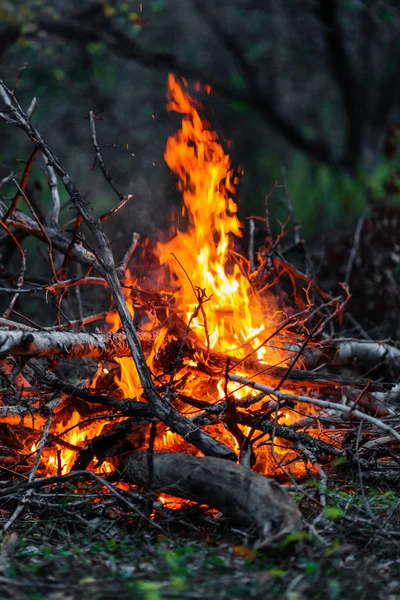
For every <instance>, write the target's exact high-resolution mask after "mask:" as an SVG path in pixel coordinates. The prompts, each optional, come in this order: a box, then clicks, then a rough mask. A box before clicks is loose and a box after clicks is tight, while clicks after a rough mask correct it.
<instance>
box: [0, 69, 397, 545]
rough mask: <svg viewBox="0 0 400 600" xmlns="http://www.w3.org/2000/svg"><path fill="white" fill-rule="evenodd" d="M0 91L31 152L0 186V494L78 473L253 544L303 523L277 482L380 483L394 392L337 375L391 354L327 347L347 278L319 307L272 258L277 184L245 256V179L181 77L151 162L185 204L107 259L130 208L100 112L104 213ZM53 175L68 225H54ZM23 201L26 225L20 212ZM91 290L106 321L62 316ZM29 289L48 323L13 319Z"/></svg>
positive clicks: (285, 232)
mask: <svg viewBox="0 0 400 600" xmlns="http://www.w3.org/2000/svg"><path fill="white" fill-rule="evenodd" d="M1 85H2V97H3V100H4V101H5V102H6V106H7V110H6V111H5V112H4V113H2V115H3V118H4V119H5V120H8V122H9V123H10V124H14V125H18V126H19V127H20V128H22V129H23V130H24V131H25V132H26V134H27V135H28V136H29V138H30V140H31V142H32V143H33V152H32V154H31V157H30V159H29V161H28V162H27V164H26V168H25V171H24V174H23V176H22V179H21V181H19V182H18V181H17V180H14V181H15V186H16V190H15V195H14V197H13V198H12V201H11V204H7V203H6V202H3V201H0V214H1V225H2V230H3V234H4V236H5V237H6V238H7V240H8V245H9V246H11V247H12V248H13V252H17V253H18V255H19V260H20V270H19V273H17V274H15V273H9V274H8V275H7V274H6V277H5V279H6V280H7V282H6V283H4V284H3V287H2V295H3V296H4V297H7V299H8V301H7V306H6V307H5V309H4V314H3V317H2V318H1V319H0V327H1V329H0V352H1V355H0V359H1V360H0V373H1V381H2V385H1V387H2V390H1V393H2V396H1V399H2V404H1V406H0V428H1V429H0V430H1V432H2V435H1V445H2V452H1V456H0V468H1V478H2V480H3V482H7V485H8V488H7V489H4V490H3V489H2V490H0V495H2V496H3V497H7V496H10V495H12V494H16V495H17V496H18V494H19V496H18V498H19V502H21V496H20V495H21V494H22V495H23V496H22V497H23V498H26V494H28V493H29V492H30V491H31V490H32V489H34V488H35V487H40V486H42V487H43V486H46V485H47V486H49V485H50V486H51V485H55V484H56V483H59V482H60V481H64V480H66V481H67V480H69V479H71V478H74V477H91V476H92V477H93V478H95V479H96V478H97V479H96V481H97V480H99V478H101V481H104V482H106V483H107V486H109V488H110V489H113V490H114V491H116V490H117V489H118V487H116V486H115V485H113V483H115V482H118V481H122V480H124V481H125V482H128V483H129V485H130V486H131V489H135V490H143V489H144V490H146V493H148V494H149V495H150V496H151V497H152V498H153V500H154V503H155V505H157V506H158V505H159V503H160V502H161V505H162V503H163V502H165V501H166V499H168V506H169V507H174V506H175V502H176V506H180V502H178V501H176V500H175V498H184V499H186V500H189V501H191V502H198V503H200V504H205V505H207V506H208V507H210V508H217V509H220V510H222V511H223V512H225V513H227V514H228V516H230V517H231V518H232V519H233V520H235V521H239V522H241V523H246V524H247V525H248V527H249V529H250V530H251V532H252V533H253V535H254V536H255V538H256V540H257V542H258V544H259V545H260V546H262V545H263V544H264V543H266V542H267V541H270V540H271V539H272V538H273V537H274V536H276V535H282V534H284V533H287V532H290V531H294V530H296V529H299V528H300V527H301V520H300V516H299V511H298V509H297V507H296V504H295V502H294V500H293V499H292V497H291V496H290V495H289V493H288V492H287V490H286V489H285V485H286V484H288V483H289V484H291V485H292V486H293V485H294V486H296V485H297V484H298V483H299V482H301V481H302V480H304V479H305V478H307V477H310V476H311V477H314V478H318V479H320V481H321V486H320V494H319V499H318V502H320V503H321V504H322V505H324V503H325V501H326V498H325V489H326V482H327V478H328V476H329V473H330V472H331V469H332V461H333V460H334V459H338V458H340V459H343V460H346V461H347V464H348V465H349V468H350V470H351V468H352V467H353V466H354V464H355V463H356V464H357V468H358V467H359V465H362V468H363V469H365V470H366V472H368V470H369V471H371V470H372V471H373V472H374V473H375V475H376V472H377V471H379V470H380V466H379V465H384V466H387V464H388V461H389V462H390V461H391V460H392V459H391V456H392V453H393V449H394V448H396V447H398V444H399V441H400V433H399V430H398V424H397V425H396V422H395V421H394V413H393V409H392V408H391V406H390V398H391V396H390V391H388V390H390V388H391V387H392V386H391V385H390V384H383V383H382V382H378V381H372V380H369V379H363V378H362V377H359V376H358V375H357V376H354V374H350V375H349V376H345V375H343V374H341V373H340V370H341V368H342V366H343V365H344V364H346V365H348V364H349V363H350V362H352V361H354V360H355V359H356V360H358V361H361V362H363V361H364V362H365V363H368V361H371V360H372V361H373V360H377V359H379V358H382V357H383V356H389V355H390V354H391V356H392V359H393V360H397V361H399V355H398V351H396V348H393V347H391V346H389V345H388V344H386V343H383V344H377V343H373V342H370V343H366V342H360V341H358V340H354V339H343V338H339V337H338V336H337V335H336V334H335V331H336V330H335V327H340V324H341V321H342V318H343V314H344V312H345V310H346V304H347V302H348V299H349V297H350V294H349V291H348V289H347V287H346V286H345V285H344V284H343V286H342V289H343V293H342V294H341V295H340V296H337V297H331V296H330V295H329V294H327V293H326V292H325V291H324V290H322V289H321V288H320V287H319V286H318V284H317V283H316V282H315V281H314V280H313V278H312V277H311V276H310V275H308V274H306V273H303V272H302V271H301V270H299V269H298V268H297V267H295V266H294V265H293V264H291V263H290V262H289V261H288V260H287V259H286V258H285V256H286V255H287V254H288V253H290V252H293V251H295V250H301V251H303V247H304V242H303V240H301V239H300V235H299V226H298V224H297V223H296V221H295V219H294V215H293V211H292V209H291V203H290V196H289V193H288V190H287V189H286V187H285V186H284V187H285V190H284V191H285V193H286V198H287V200H288V206H289V210H288V218H287V220H286V222H285V223H283V224H279V227H278V230H276V231H275V229H276V228H274V227H273V226H272V225H271V224H270V219H269V210H268V201H269V200H270V199H271V196H272V195H273V194H275V193H277V187H278V183H277V182H276V183H275V184H274V186H273V188H272V190H271V192H270V194H268V196H267V200H266V213H265V215H263V216H261V217H256V216H254V217H251V218H250V219H248V220H247V222H246V227H247V229H248V231H249V235H248V238H249V243H248V244H247V245H248V250H246V249H245V245H244V242H243V239H242V236H243V232H244V225H243V223H241V222H240V220H239V218H238V215H237V210H238V207H237V203H236V200H237V187H238V184H239V179H240V177H241V176H242V173H241V172H240V170H239V169H237V170H236V171H235V169H234V168H233V167H232V165H231V161H230V158H229V155H228V153H227V151H226V149H225V148H224V145H223V143H222V142H221V141H220V140H219V139H218V136H217V133H216V132H215V131H213V129H212V127H211V125H210V123H208V122H207V121H206V119H205V118H204V116H203V109H202V106H201V104H200V103H199V101H197V100H195V99H194V97H192V95H191V94H190V93H189V91H188V89H189V86H188V85H187V84H186V82H183V83H181V82H179V81H178V80H177V79H176V78H175V77H174V76H173V75H170V76H169V79H168V103H167V110H168V111H172V112H174V113H178V114H179V115H180V116H181V126H180V128H179V130H178V131H177V132H176V133H175V134H174V135H172V136H171V137H170V138H169V139H168V141H167V145H166V149H165V154H164V158H165V161H166V163H167V165H168V167H169V169H170V171H171V174H172V176H173V178H174V182H175V185H176V187H177V190H178V191H179V192H180V193H181V195H182V201H183V204H182V209H181V211H180V212H179V214H174V215H172V216H171V227H170V230H169V231H168V233H164V235H163V238H162V239H158V241H154V240H153V241H151V240H148V239H143V238H141V237H140V236H139V235H138V234H133V240H132V245H131V247H130V248H128V250H127V252H126V254H125V256H124V258H123V260H122V261H121V262H120V264H117V265H116V264H115V261H114V257H113V255H112V252H111V249H110V245H109V242H108V240H107V238H106V236H105V234H104V232H103V230H102V223H103V222H104V221H106V220H108V219H111V218H112V216H113V215H114V214H115V213H116V212H117V211H119V210H124V206H125V205H126V204H127V203H128V202H133V201H134V200H131V196H124V195H123V194H121V193H120V192H119V190H118V189H117V188H116V186H115V184H114V182H113V180H112V177H111V175H110V174H109V173H108V171H107V168H106V166H105V164H104V161H103V157H102V154H101V149H100V146H99V144H98V142H97V133H96V116H95V115H94V114H93V113H90V115H88V118H89V122H90V126H91V134H92V141H93V145H94V149H95V153H96V162H97V164H98V165H99V168H101V169H102V172H103V174H104V176H105V177H106V179H107V181H108V182H109V183H110V185H111V187H112V188H113V190H114V191H115V192H116V193H117V195H118V196H119V202H118V204H117V205H115V206H114V207H113V208H112V209H111V210H110V211H109V212H108V213H107V214H104V215H101V216H100V217H94V216H93V214H92V213H91V212H90V211H89V210H88V208H87V206H86V203H85V202H84V200H83V197H82V196H81V194H80V193H79V191H78V190H77V188H76V187H75V185H74V183H73V182H72V180H71V178H70V177H69V175H68V173H67V172H66V171H65V169H64V167H63V166H62V165H61V164H60V162H59V160H58V159H57V157H56V156H55V154H54V153H53V151H52V150H51V149H50V148H49V147H48V146H47V144H46V142H45V141H44V140H43V138H42V137H41V134H40V132H38V131H37V130H36V129H35V127H34V125H33V124H32V119H31V117H30V115H27V114H26V113H24V112H23V110H22V109H21V107H20V106H19V104H18V102H17V100H16V99H15V97H14V95H13V94H12V93H11V92H10V91H9V90H8V89H7V88H6V87H5V86H4V85H3V84H1ZM197 87H198V88H199V86H197ZM205 91H206V92H207V91H208V92H209V91H210V90H209V88H207V89H206V90H205ZM38 154H42V155H43V157H44V159H45V163H46V173H47V178H48V182H49V186H50V190H51V194H52V202H53V204H52V213H51V215H50V219H47V220H46V222H45V223H44V222H42V221H41V219H40V216H39V215H38V214H37V213H36V212H35V209H34V207H33V206H32V203H31V202H30V199H29V185H28V184H29V175H30V172H31V169H32V165H33V163H34V161H35V160H36V158H37V156H38ZM60 181H61V182H62V184H63V185H64V186H65V188H66V190H67V192H68V194H69V195H70V198H71V200H72V202H73V204H74V206H75V208H76V209H77V212H78V214H77V216H76V217H75V218H74V219H73V220H72V221H70V222H69V223H67V224H65V223H64V224H63V225H61V224H60V222H59V214H60V198H59V192H58V185H59V182H60ZM135 201H138V200H135ZM23 202H25V203H26V205H27V206H28V208H29V210H30V213H31V216H29V215H28V214H26V213H25V212H22V211H21V210H20V205H22V203H23ZM84 225H85V226H86V228H87V229H86V232H85V233H83V227H84ZM256 228H257V231H258V233H259V234H260V232H261V233H262V237H263V242H262V244H261V245H260V244H257V243H256V239H255V238H256V236H255V230H256ZM67 231H69V232H72V233H68V234H67ZM88 232H89V235H90V238H89V237H87V236H88ZM28 235H31V236H34V237H35V238H37V239H39V240H42V241H44V242H45V244H46V246H47V256H48V262H49V268H50V269H51V272H52V277H51V281H48V282H46V283H43V282H41V283H40V282H37V281H33V280H30V278H29V277H28V276H27V255H26V251H25V250H24V248H23V246H22V245H21V243H20V240H21V239H22V237H25V236H28ZM259 237H260V235H258V238H259ZM160 238H161V236H160ZM258 238H257V239H258ZM86 239H88V240H90V243H89V241H88V242H87V241H86ZM93 244H94V246H93ZM93 247H94V249H93ZM28 259H29V256H28ZM28 262H29V261H28ZM76 265H79V270H77V269H76ZM78 273H80V274H78ZM3 279H4V278H3ZM89 287H90V288H94V289H95V290H96V289H99V290H100V291H101V293H100V294H99V297H100V296H101V298H103V296H104V297H105V295H107V298H108V306H107V307H106V309H105V310H103V311H102V312H100V313H98V314H91V315H85V314H83V313H82V310H81V311H80V313H79V317H78V316H76V318H74V319H73V318H71V313H70V309H68V310H69V316H68V318H66V317H65V314H64V311H63V303H64V302H69V300H67V299H68V297H69V295H70V294H71V293H72V292H74V291H76V290H80V289H82V290H84V293H85V294H87V293H88V292H87V289H88V288H89ZM38 295H40V296H43V297H44V298H45V299H47V298H48V297H51V298H52V299H54V301H55V303H56V306H57V311H58V320H57V323H55V324H54V323H53V324H52V325H48V324H44V323H40V316H38V315H37V318H32V315H31V314H30V315H29V316H28V314H27V315H23V314H21V313H20V309H19V307H20V306H28V304H27V303H26V304H25V302H26V299H27V298H28V297H29V298H31V297H32V298H33V297H37V296H38ZM79 297H80V296H79V295H78V296H77V298H78V299H79ZM43 306H45V304H43ZM16 307H18V310H17V308H16ZM38 321H39V322H38ZM76 363H82V364H83V365H84V369H85V376H83V377H82V378H81V379H80V380H76V379H74V377H73V376H71V373H72V371H71V368H72V367H71V365H73V364H76ZM67 364H68V365H69V366H68V367H67V366H66V365H67ZM82 364H81V365H80V367H79V368H82ZM96 365H97V370H96ZM81 370H82V369H81ZM388 403H389V404H388ZM360 428H361V429H360ZM357 431H359V433H358V434H357ZM354 432H355V433H354ZM361 434H362V435H361ZM357 435H358V438H357ZM382 438H384V441H382ZM355 440H356V441H355ZM357 440H358V441H357ZM360 440H361V441H360ZM376 440H380V441H379V442H376ZM378 448H379V456H378V459H379V460H378V463H374V467H373V468H372V463H371V462H369V459H370V458H371V457H372V456H374V457H375V456H376V455H375V454H374V453H375V452H376V451H377V449H378ZM383 449H385V450H383ZM353 463H354V464H353ZM90 473H91V474H92V475H90ZM21 476H23V477H24V478H26V477H27V478H28V479H27V482H26V483H20V482H19V478H20V477H21ZM278 482H279V483H278ZM279 484H282V485H279ZM116 485H117V486H118V485H120V484H116ZM116 493H117V492H116ZM21 506H22V504H19V505H18V508H17V509H16V512H17V511H18V510H19V509H20V507H21ZM153 508H154V507H153V504H152V508H151V510H150V511H149V514H150V513H151V514H152V515H153V513H152V511H153ZM16 512H14V513H13V515H12V517H11V518H10V520H9V521H8V522H7V524H6V527H9V526H10V525H11V524H12V522H13V521H14V520H15V518H16V516H15V514H16ZM153 517H154V515H153V516H152V518H153Z"/></svg>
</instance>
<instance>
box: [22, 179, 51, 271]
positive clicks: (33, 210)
mask: <svg viewBox="0 0 400 600" xmlns="http://www.w3.org/2000/svg"><path fill="white" fill-rule="evenodd" d="M13 182H14V184H15V186H16V188H17V189H18V190H19V192H20V194H21V195H22V196H23V198H24V200H25V202H26V204H27V206H28V208H29V210H30V211H31V213H32V215H33V218H34V219H35V221H36V223H37V224H38V227H39V229H40V231H41V232H42V235H43V237H44V239H45V240H46V241H47V243H48V245H49V261H50V266H51V270H52V272H53V276H54V279H56V280H57V275H56V268H55V266H54V261H53V242H52V241H51V238H50V237H49V236H48V235H47V233H46V230H45V229H44V227H43V225H42V223H41V222H40V219H39V217H38V216H37V214H36V212H35V209H34V208H33V206H32V204H31V202H30V201H29V198H28V196H27V195H26V194H25V192H24V190H23V189H22V188H21V187H20V186H19V183H18V181H17V180H16V179H13Z"/></svg>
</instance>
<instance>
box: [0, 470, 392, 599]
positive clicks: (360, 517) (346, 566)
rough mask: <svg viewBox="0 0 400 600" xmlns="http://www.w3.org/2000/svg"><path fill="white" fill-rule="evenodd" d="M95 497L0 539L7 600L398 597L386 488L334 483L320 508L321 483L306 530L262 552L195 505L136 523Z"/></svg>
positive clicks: (70, 493)
mask: <svg viewBox="0 0 400 600" xmlns="http://www.w3.org/2000/svg"><path fill="white" fill-rule="evenodd" d="M90 486H91V487H88V486H87V485H86V487H78V488H77V487H76V486H71V485H69V486H68V487H66V486H65V485H64V486H63V487H62V488H59V489H58V490H54V488H53V489H52V490H51V495H47V496H46V495H45V493H44V491H42V492H41V493H40V494H38V495H36V493H35V494H34V495H33V500H34V501H33V502H32V503H31V504H30V505H28V507H27V509H26V511H25V513H24V514H23V515H22V516H21V517H20V519H19V520H18V521H17V523H16V525H15V526H14V528H13V531H12V533H8V534H5V535H4V537H3V539H2V545H1V553H0V598H1V599H2V600H3V599H4V600H6V599H8V598H10V599H11V598H12V599H16V600H19V599H21V600H22V599H29V600H42V599H43V600H67V599H68V600H75V599H76V600H77V599H80V598H93V599H96V600H105V599H106V598H107V599H108V598H117V599H119V598H121V599H125V598H138V599H140V600H161V599H163V598H168V599H176V600H181V599H182V600H183V599H188V600H189V599H203V598H204V599H205V598H215V599H216V600H225V599H226V600H228V599H229V600H232V599H236V598H256V599H260V600H261V599H263V598H284V599H288V600H301V599H303V598H304V599H305V598H307V599H315V600H317V599H323V598H324V599H325V598H327V599H329V600H339V599H342V598H352V599H353V598H354V599H360V600H361V599H364V598H365V599H369V598H371V599H381V598H382V599H385V600H388V599H389V600H397V599H398V598H400V502H399V499H398V493H397V492H396V491H395V490H393V489H390V488H389V487H387V486H381V487H373V486H368V485H360V482H358V483H357V484H355V483H351V482H350V481H349V479H348V477H346V476H343V477H341V476H338V475H336V476H333V477H331V478H330V488H329V490H328V495H327V506H326V507H325V508H323V509H322V508H321V506H320V505H319V504H318V502H316V501H315V500H317V499H318V497H319V493H318V482H316V481H309V482H307V483H306V484H304V482H303V486H301V488H300V489H299V490H298V491H297V492H296V493H295V498H296V500H297V501H298V503H299V506H300V508H301V510H302V514H303V516H304V522H305V527H304V531H302V532H300V533H299V534H292V535H289V536H288V537H287V538H285V539H284V540H282V541H281V542H279V543H276V544H275V545H273V546H271V547H270V548H268V549H266V550H264V551H262V552H261V551H254V550H252V549H251V547H249V546H247V545H246V539H245V537H244V536H243V534H242V533H241V532H240V531H237V530H235V529H231V527H230V524H229V523H228V522H227V521H226V520H225V519H224V518H223V517H221V515H216V514H211V513H207V512H205V511H204V510H202V509H201V508H199V507H194V506H191V507H188V508H186V509H181V510H180V511H172V510H170V511H168V510H162V511H161V512H160V514H156V516H155V518H154V520H152V521H151V522H149V521H146V520H144V521H142V522H141V521H140V520H139V521H138V520H137V519H136V518H132V513H131V514H129V513H127V512H126V508H124V507H123V506H120V505H119V504H118V500H116V499H115V498H111V497H110V495H107V494H104V493H103V492H104V488H103V490H101V489H99V488H98V487H97V488H96V487H94V485H93V484H90ZM35 496H36V499H35V498H34V497H35ZM313 498H315V500H313ZM31 499H32V497H31ZM13 508H14V507H11V506H7V505H4V504H3V505H2V508H1V512H0V517H1V521H2V523H3V524H4V522H5V521H6V520H7V519H8V518H9V513H10V510H12V509H13ZM124 511H125V512H124ZM158 526H159V528H158Z"/></svg>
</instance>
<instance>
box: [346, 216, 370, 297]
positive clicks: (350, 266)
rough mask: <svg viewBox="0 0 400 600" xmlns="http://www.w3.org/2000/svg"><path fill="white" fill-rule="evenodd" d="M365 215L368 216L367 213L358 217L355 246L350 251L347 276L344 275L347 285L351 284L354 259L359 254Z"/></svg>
mask: <svg viewBox="0 0 400 600" xmlns="http://www.w3.org/2000/svg"><path fill="white" fill-rule="evenodd" d="M365 217H366V215H365V214H364V215H363V216H362V217H360V218H359V219H358V223H357V227H356V231H355V234H354V242H353V247H352V249H351V252H350V256H349V260H348V261H347V265H346V273H345V277H344V280H345V282H346V285H347V286H348V285H349V284H350V277H351V271H352V269H353V264H354V261H355V259H356V256H357V251H358V246H359V244H360V239H361V231H362V228H363V225H364V221H365Z"/></svg>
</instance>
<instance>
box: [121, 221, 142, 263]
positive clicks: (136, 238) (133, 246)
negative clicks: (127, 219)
mask: <svg viewBox="0 0 400 600" xmlns="http://www.w3.org/2000/svg"><path fill="white" fill-rule="evenodd" d="M139 240H140V234H139V233H136V231H134V232H133V234H132V243H131V245H130V246H129V248H128V250H127V251H126V252H125V256H124V258H123V259H122V263H121V268H122V270H123V272H124V273H125V271H126V269H127V268H128V265H129V262H130V260H131V258H132V256H133V253H134V252H135V250H136V248H137V245H138V243H139Z"/></svg>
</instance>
